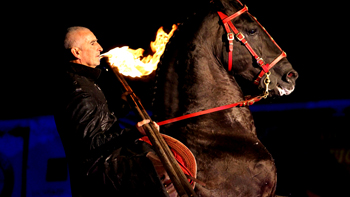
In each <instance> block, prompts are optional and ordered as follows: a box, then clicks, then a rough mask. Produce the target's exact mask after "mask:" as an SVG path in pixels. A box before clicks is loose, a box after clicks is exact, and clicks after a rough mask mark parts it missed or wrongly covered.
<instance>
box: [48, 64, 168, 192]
mask: <svg viewBox="0 0 350 197" xmlns="http://www.w3.org/2000/svg"><path fill="white" fill-rule="evenodd" d="M66 68H67V69H66V70H65V72H64V73H63V77H62V78H61V80H62V83H61V82H60V83H59V84H60V88H59V91H58V95H57V98H58V104H57V106H56V107H57V113H56V114H55V121H56V126H57V130H58V132H59V134H60V137H61V140H62V143H63V146H64V148H65V152H66V156H67V159H68V164H69V171H70V176H71V186H72V194H73V196H93V195H97V194H96V193H95V194H93V192H92V190H91V189H92V188H91V187H93V188H94V192H96V191H97V192H98V191H102V190H103V191H108V190H109V189H113V188H114V189H115V187H116V186H115V185H116V183H115V182H116V180H113V178H110V176H115V175H113V174H112V175H110V173H111V172H110V169H114V172H116V171H118V173H120V169H118V170H116V168H117V167H118V166H112V167H111V166H109V165H117V163H111V162H110V161H107V160H108V159H110V158H111V157H112V158H117V156H119V155H120V152H121V151H120V149H121V148H122V147H127V150H132V151H131V152H133V151H134V152H136V153H135V155H144V154H145V153H147V152H148V151H150V148H149V147H147V145H145V143H142V142H140V141H138V140H137V139H138V138H140V137H141V136H142V135H141V134H140V133H139V132H138V130H137V129H136V127H133V128H125V129H121V128H120V127H119V124H118V122H117V117H116V115H115V114H114V112H112V111H111V110H110V109H109V107H108V104H107V99H106V98H105V95H104V93H103V92H102V90H101V88H100V86H99V85H98V83H97V82H98V78H99V76H100V74H101V70H100V69H98V68H90V67H87V66H83V65H79V64H73V63H69V64H68V65H67V67H66ZM119 102H121V104H120V105H119V106H120V108H119V110H121V111H122V110H124V108H125V106H127V104H126V103H122V102H123V100H121V99H120V101H119ZM117 110H118V109H117ZM135 147H136V148H135ZM135 150H136V151H135ZM113 154H114V155H113ZM141 160H142V159H141ZM138 162H139V160H138ZM142 162H145V161H142ZM142 162H141V163H142ZM146 162H148V161H146ZM106 165H107V166H106ZM119 165H120V164H119ZM130 167H132V166H131V164H130ZM150 171H151V176H153V177H154V176H156V177H157V175H155V171H154V170H153V169H151V170H150ZM122 173H125V172H122ZM108 174H109V175H110V176H109V175H108ZM119 176H120V175H119ZM106 177H108V178H106ZM115 177H116V176H115ZM117 181H119V180H117ZM106 182H107V183H106ZM108 182H110V183H108ZM156 184H158V183H156ZM121 185H122V184H121ZM90 190H91V191H90ZM161 190H163V188H161ZM91 192H92V193H91ZM162 192H163V191H162ZM106 193H107V192H106ZM99 196H105V195H101V193H99Z"/></svg>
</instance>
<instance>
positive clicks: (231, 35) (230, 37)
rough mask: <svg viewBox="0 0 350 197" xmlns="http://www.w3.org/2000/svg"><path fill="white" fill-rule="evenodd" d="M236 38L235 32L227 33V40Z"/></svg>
mask: <svg viewBox="0 0 350 197" xmlns="http://www.w3.org/2000/svg"><path fill="white" fill-rule="evenodd" d="M234 39H235V37H234V35H233V33H228V34H227V40H234Z"/></svg>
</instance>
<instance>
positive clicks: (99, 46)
mask: <svg viewBox="0 0 350 197" xmlns="http://www.w3.org/2000/svg"><path fill="white" fill-rule="evenodd" d="M97 44H98V50H99V51H103V48H102V46H101V45H100V43H97Z"/></svg>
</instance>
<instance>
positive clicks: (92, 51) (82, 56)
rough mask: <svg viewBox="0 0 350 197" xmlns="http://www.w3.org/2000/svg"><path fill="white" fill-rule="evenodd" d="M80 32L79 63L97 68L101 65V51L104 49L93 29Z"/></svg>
mask: <svg viewBox="0 0 350 197" xmlns="http://www.w3.org/2000/svg"><path fill="white" fill-rule="evenodd" d="M78 34H79V41H78V42H79V45H80V47H79V49H80V53H79V61H80V62H79V63H80V64H83V65H85V66H89V67H92V68H95V67H96V66H98V65H100V52H101V51H103V49H102V47H101V45H100V44H99V43H98V42H97V38H96V37H95V35H94V34H93V33H92V32H91V31H89V30H84V31H80V32H79V33H78Z"/></svg>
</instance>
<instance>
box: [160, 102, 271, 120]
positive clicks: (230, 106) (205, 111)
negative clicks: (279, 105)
mask: <svg viewBox="0 0 350 197" xmlns="http://www.w3.org/2000/svg"><path fill="white" fill-rule="evenodd" d="M263 98H265V97H264V96H256V97H254V98H251V99H249V100H245V101H241V102H238V103H233V104H229V105H224V106H221V107H215V108H211V109H207V110H203V111H199V112H195V113H192V114H186V115H183V116H179V117H176V118H172V119H168V120H164V121H161V122H157V124H158V125H159V126H161V125H165V124H169V123H173V122H177V121H180V120H184V119H188V118H192V117H196V116H200V115H204V114H209V113H213V112H217V111H221V110H225V109H229V108H232V107H244V106H249V105H253V104H254V103H256V102H258V101H260V100H261V99H263Z"/></svg>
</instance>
